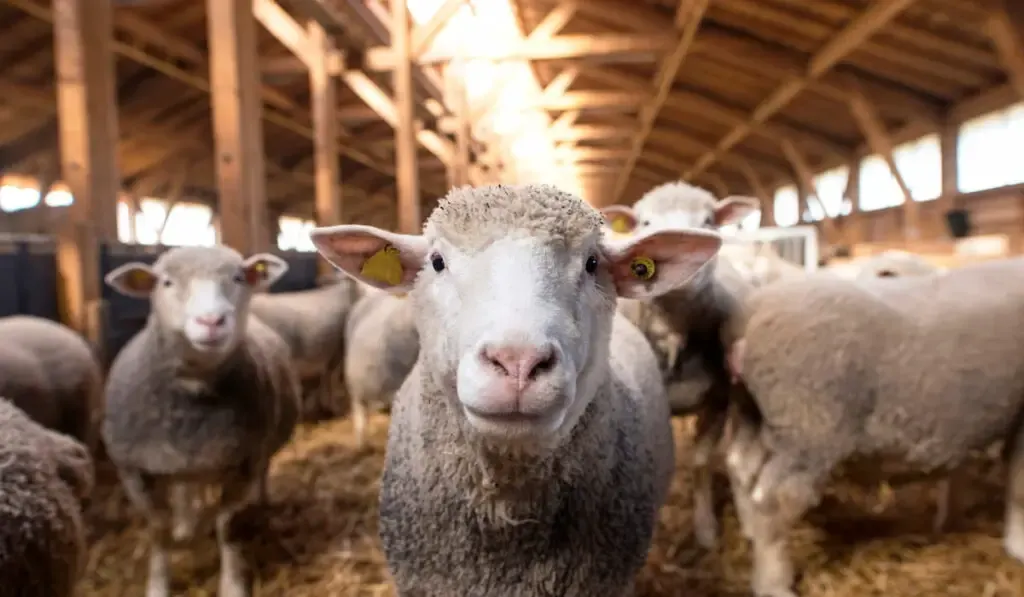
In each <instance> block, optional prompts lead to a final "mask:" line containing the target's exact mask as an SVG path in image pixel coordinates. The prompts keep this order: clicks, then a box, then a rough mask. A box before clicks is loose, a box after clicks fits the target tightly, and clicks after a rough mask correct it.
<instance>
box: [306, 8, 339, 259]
mask: <svg viewBox="0 0 1024 597" xmlns="http://www.w3.org/2000/svg"><path fill="white" fill-rule="evenodd" d="M306 29H307V30H308V36H309V48H310V58H311V63H310V65H309V92H310V102H311V103H312V112H313V136H314V140H313V159H314V164H315V165H314V171H315V176H316V200H315V202H314V213H315V214H316V223H317V225H319V226H335V225H337V224H341V223H343V222H344V218H343V204H342V196H341V171H340V165H339V156H338V117H337V111H338V89H337V82H336V80H335V78H334V77H332V76H331V73H330V65H329V64H328V57H329V56H330V55H331V53H332V52H333V51H334V44H333V43H332V42H331V40H330V39H329V38H328V37H327V32H326V31H325V30H324V28H323V27H322V26H321V25H320V24H319V23H317V22H315V21H312V22H310V23H309V24H308V25H306ZM317 266H318V268H319V269H320V271H321V273H326V272H327V271H329V270H330V265H329V264H327V262H326V261H325V260H323V259H319V260H317Z"/></svg>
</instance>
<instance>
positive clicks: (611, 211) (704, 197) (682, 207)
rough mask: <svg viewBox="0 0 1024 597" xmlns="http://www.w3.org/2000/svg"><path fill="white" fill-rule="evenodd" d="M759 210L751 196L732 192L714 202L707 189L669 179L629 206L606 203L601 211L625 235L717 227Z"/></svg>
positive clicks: (610, 224) (614, 227)
mask: <svg viewBox="0 0 1024 597" xmlns="http://www.w3.org/2000/svg"><path fill="white" fill-rule="evenodd" d="M759 209H760V202H759V201H758V200H757V199H755V198H753V197H744V196H738V195H732V196H729V197H726V198H724V199H722V200H721V201H716V200H715V196H714V195H712V194H711V193H709V192H708V191H706V190H704V189H702V188H700V187H695V186H692V185H689V184H686V183H685V182H682V181H678V182H670V183H667V184H663V185H661V186H659V187H655V188H654V189H651V190H650V191H648V192H647V193H646V194H645V195H644V196H643V197H641V198H640V200H639V201H637V202H636V203H635V204H634V205H633V207H631V208H630V207H627V206H624V205H609V206H607V207H605V208H603V209H602V210H601V211H602V213H603V215H604V216H605V220H606V223H607V225H608V227H609V228H611V229H612V230H613V231H615V232H616V233H618V234H628V233H630V232H633V231H636V230H638V229H647V228H650V227H667V228H707V229H718V228H721V227H722V226H728V225H730V224H736V223H737V222H739V221H740V220H742V219H743V218H745V217H747V216H748V215H750V214H751V213H753V212H755V211H758V210H759Z"/></svg>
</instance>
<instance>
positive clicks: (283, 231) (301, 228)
mask: <svg viewBox="0 0 1024 597" xmlns="http://www.w3.org/2000/svg"><path fill="white" fill-rule="evenodd" d="M278 226H279V227H280V232H278V233H277V248H278V249H281V250H282V251H307V252H311V251H316V247H314V246H313V241H312V240H311V239H310V238H309V232H310V231H311V230H312V229H313V228H314V227H315V226H316V223H315V222H313V220H304V219H302V218H296V217H293V216H281V217H280V218H279V219H278Z"/></svg>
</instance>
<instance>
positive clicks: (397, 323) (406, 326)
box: [344, 288, 420, 447]
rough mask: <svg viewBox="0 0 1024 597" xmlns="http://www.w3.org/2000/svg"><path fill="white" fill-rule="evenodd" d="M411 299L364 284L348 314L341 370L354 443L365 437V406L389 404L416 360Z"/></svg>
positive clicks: (413, 315) (414, 324) (363, 440)
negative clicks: (350, 404)
mask: <svg viewBox="0 0 1024 597" xmlns="http://www.w3.org/2000/svg"><path fill="white" fill-rule="evenodd" d="M411 304H412V303H411V301H409V300H407V299H406V297H398V296H394V295H391V294H388V293H386V292H382V291H380V290H377V289H375V288H370V289H369V291H368V292H367V293H366V294H365V295H364V296H363V297H362V298H361V299H359V302H357V303H356V305H355V306H354V307H353V308H352V312H351V313H350V314H349V317H348V324H347V326H346V328H345V337H346V338H349V339H350V342H349V350H348V351H346V353H345V366H344V372H345V385H346V387H347V388H348V395H349V398H350V400H351V401H352V420H353V426H354V427H355V436H356V443H357V445H358V446H359V447H363V446H364V445H365V441H366V423H367V416H368V413H367V410H368V408H373V409H376V408H380V407H382V406H384V407H389V406H390V404H391V400H392V397H393V396H394V394H395V392H397V391H398V388H399V387H401V385H402V382H403V381H405V377H406V376H407V375H408V374H409V372H410V371H412V368H413V365H415V364H416V357H417V356H418V355H419V350H420V341H419V334H418V333H417V331H416V323H415V313H414V312H413V310H412V307H411Z"/></svg>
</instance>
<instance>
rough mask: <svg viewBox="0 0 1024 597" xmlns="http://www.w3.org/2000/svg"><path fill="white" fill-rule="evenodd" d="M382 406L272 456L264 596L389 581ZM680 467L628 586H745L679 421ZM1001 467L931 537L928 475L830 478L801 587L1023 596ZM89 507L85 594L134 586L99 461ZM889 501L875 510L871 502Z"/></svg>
mask: <svg viewBox="0 0 1024 597" xmlns="http://www.w3.org/2000/svg"><path fill="white" fill-rule="evenodd" d="M387 424H388V420H387V417H385V416H383V415H379V416H376V417H374V418H373V419H372V420H371V425H370V428H369V430H368V431H369V442H368V444H369V447H368V448H367V449H365V450H364V451H361V452H360V451H358V450H356V448H355V447H354V443H353V438H352V428H351V424H350V423H349V421H347V420H341V421H334V422H327V423H321V424H319V425H311V426H305V427H303V428H302V429H301V430H300V431H299V432H298V433H297V436H296V438H295V440H294V441H293V442H292V444H291V445H289V446H288V447H287V448H286V449H285V450H284V451H283V453H281V454H280V455H279V456H278V458H277V459H276V460H275V462H274V467H273V477H272V481H271V496H272V505H271V506H269V507H268V508H262V509H253V510H252V511H249V512H247V513H246V514H245V516H244V517H243V520H242V521H240V527H241V528H240V530H241V532H243V533H244V534H245V536H246V537H247V539H248V543H247V545H248V551H249V556H250V559H251V561H252V562H254V564H255V566H256V570H257V574H258V578H259V581H258V582H259V584H258V592H257V595H260V596H262V597H276V596H281V597H285V596H287V597H307V596H308V597H313V596H315V597H334V596H336V597H357V596H358V597H371V596H373V597H385V596H392V595H394V592H393V591H392V589H391V588H390V586H389V585H388V578H387V572H386V569H385V566H384V558H383V554H382V553H381V550H380V545H379V543H378V541H377V538H376V511H377V490H378V486H379V485H378V482H379V477H380V472H381V466H382V462H383V454H384V443H385V441H386V437H387ZM675 428H676V439H677V445H678V450H677V463H678V471H677V475H676V478H675V480H674V483H673V486H672V495H671V497H670V501H669V503H668V505H667V506H666V507H665V509H664V510H663V512H662V515H661V523H660V525H659V528H658V532H657V536H656V540H655V545H654V547H653V548H652V550H651V553H650V557H649V559H648V564H647V566H646V568H645V569H644V570H643V572H642V573H641V576H640V579H639V582H638V590H637V595H638V597H653V596H662V595H664V596H670V595H671V596H675V595H687V596H709V597H710V596H716V597H726V596H730V597H731V596H735V597H747V596H749V595H750V592H749V589H748V573H749V561H750V554H749V549H748V547H747V544H746V542H745V541H744V540H743V539H742V537H741V536H740V534H739V530H738V528H737V524H736V519H735V516H734V515H733V511H732V507H731V505H730V504H729V503H728V498H727V488H726V486H725V484H724V482H723V483H722V484H721V485H720V486H719V487H720V491H719V497H720V501H721V502H722V509H723V510H724V512H723V514H722V520H723V527H724V528H723V533H724V537H723V539H722V541H721V547H720V548H719V550H717V552H714V553H708V552H705V551H704V550H702V549H701V548H700V547H698V546H697V545H696V543H695V541H694V538H693V533H692V518H691V500H690V496H689V492H688V488H689V486H690V479H691V474H690V463H689V458H688V454H689V445H690V442H689V433H688V431H687V429H688V426H687V425H685V424H684V423H682V422H677V423H676V424H675ZM1004 474H1005V473H1004V470H1003V467H1001V466H999V465H997V464H995V463H992V462H987V461H982V462H979V463H977V464H976V465H974V466H972V469H971V470H970V475H969V476H968V483H967V484H966V488H965V490H964V491H963V494H962V499H960V500H959V504H958V509H957V511H956V512H955V513H954V518H953V519H952V520H951V525H950V526H951V528H950V530H949V531H948V532H947V533H945V534H944V535H941V536H938V537H936V536H932V535H931V534H930V532H929V528H930V525H931V518H932V514H933V512H934V504H935V500H934V495H933V494H932V490H933V486H932V485H929V484H922V485H919V486H910V487H905V488H901V489H899V490H898V491H897V493H896V494H895V498H894V501H893V502H892V503H889V504H887V505H885V504H880V503H879V502H880V497H879V493H878V491H876V490H872V489H865V488H858V487H853V486H849V485H848V484H843V483H836V484H834V485H833V489H832V490H831V491H830V493H829V495H828V496H827V497H826V499H825V500H824V502H823V504H822V505H821V506H820V507H819V508H818V509H816V510H815V511H814V512H813V513H812V514H811V515H810V516H809V517H808V520H807V522H806V523H804V524H803V525H801V526H800V528H799V529H798V531H797V532H796V533H795V534H794V536H793V539H792V549H793V552H794V554H795V557H796V561H797V564H798V567H799V568H801V569H802V570H803V578H802V580H801V581H800V585H799V587H798V590H799V591H800V593H801V595H803V596H804V597H833V596H836V597H838V596H840V595H844V596H854V595H856V596H857V597H873V596H882V595H885V596H886V597H917V596H921V597H925V596H927V597H934V596H936V595H944V596H948V597H1024V566H1022V565H1021V564H1019V563H1017V562H1015V561H1013V560H1012V559H1010V558H1009V557H1007V556H1006V555H1005V554H1004V553H1003V549H1002V539H1001V534H1002V511H1003V503H1004V502H1003V487H1004V482H1003V480H1002V476H1003V475H1004ZM101 477H102V483H101V485H100V486H99V487H98V488H97V491H96V494H95V495H94V497H93V499H92V501H91V503H90V504H89V506H88V509H87V514H86V518H87V522H88V524H89V539H90V542H91V545H92V547H91V550H90V554H89V561H88V569H87V571H86V573H85V577H84V579H83V582H82V585H81V596H82V597H101V596H102V597H128V596H135V595H141V594H143V593H144V583H145V575H146V554H147V551H146V545H145V543H144V540H143V536H144V535H143V532H142V530H143V527H142V521H141V520H140V519H139V517H138V516H137V515H135V514H134V513H133V512H132V510H131V508H130V506H129V504H128V503H127V501H126V499H125V498H124V495H123V493H122V492H121V490H120V488H119V487H118V485H117V482H116V479H115V478H114V477H113V475H112V472H111V471H110V470H109V466H107V467H101ZM883 505H885V506H886V507H884V508H882V507H881V506H883ZM217 567H218V561H217V550H216V546H215V543H214V541H213V539H212V537H210V538H209V539H204V540H201V541H200V542H199V543H198V544H197V545H196V546H195V548H194V550H193V551H189V550H182V551H181V552H179V553H176V554H175V555H174V557H173V558H172V574H173V584H172V590H173V591H174V594H176V595H187V596H189V597H200V596H212V595H215V594H216V580H217V578H216V577H217Z"/></svg>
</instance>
